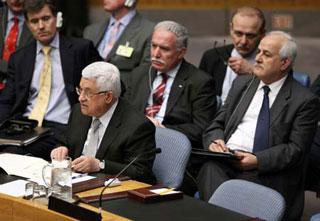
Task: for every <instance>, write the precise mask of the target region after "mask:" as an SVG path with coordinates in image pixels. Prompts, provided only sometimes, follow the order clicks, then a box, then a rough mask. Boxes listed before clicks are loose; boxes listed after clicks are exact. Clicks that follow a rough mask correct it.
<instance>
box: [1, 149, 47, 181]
mask: <svg viewBox="0 0 320 221" xmlns="http://www.w3.org/2000/svg"><path fill="white" fill-rule="evenodd" d="M47 164H48V162H47V161H45V160H43V159H41V158H37V157H31V156H25V155H18V154H10V153H3V154H0V167H1V168H2V169H4V170H5V171H6V172H7V174H9V175H15V176H21V177H25V178H29V179H31V180H40V179H42V168H43V167H44V166H45V165H47Z"/></svg>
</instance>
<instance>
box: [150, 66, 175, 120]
mask: <svg viewBox="0 0 320 221" xmlns="http://www.w3.org/2000/svg"><path fill="white" fill-rule="evenodd" d="M180 66H181V63H179V64H178V65H177V66H176V67H175V68H174V69H172V70H170V71H168V72H167V73H166V74H167V75H168V80H167V83H166V88H165V90H164V94H163V102H162V105H161V108H160V110H159V112H158V113H157V114H156V115H155V117H154V118H155V119H156V120H158V121H160V122H161V123H162V121H163V118H164V115H165V114H166V109H167V103H168V98H169V95H170V91H171V87H172V84H173V81H174V78H175V77H176V75H177V73H178V70H179V68H180ZM160 74H161V72H159V71H158V72H157V76H156V78H155V79H154V81H153V83H152V87H151V88H152V91H151V93H150V96H149V99H148V104H147V107H149V106H151V105H152V104H153V98H152V95H153V93H154V91H155V89H156V88H157V87H158V86H159V85H160V84H161V82H162V76H160Z"/></svg>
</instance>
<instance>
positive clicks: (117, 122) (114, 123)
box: [96, 99, 125, 159]
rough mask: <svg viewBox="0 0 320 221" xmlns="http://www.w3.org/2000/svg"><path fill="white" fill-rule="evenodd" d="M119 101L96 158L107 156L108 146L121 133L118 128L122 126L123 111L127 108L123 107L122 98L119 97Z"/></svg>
mask: <svg viewBox="0 0 320 221" xmlns="http://www.w3.org/2000/svg"><path fill="white" fill-rule="evenodd" d="M118 101H119V103H118V105H117V107H116V109H115V111H114V112H113V115H112V117H111V120H110V122H109V125H108V127H107V129H106V131H105V133H104V136H103V138H102V140H101V143H100V146H99V149H98V151H97V154H96V158H98V159H102V158H103V157H104V156H105V154H106V152H107V150H108V148H109V147H110V145H111V144H112V142H113V141H114V140H115V139H116V138H117V136H118V135H119V129H118V128H119V127H120V126H121V122H122V114H123V111H125V110H124V109H123V107H122V103H121V100H120V99H119V100H118Z"/></svg>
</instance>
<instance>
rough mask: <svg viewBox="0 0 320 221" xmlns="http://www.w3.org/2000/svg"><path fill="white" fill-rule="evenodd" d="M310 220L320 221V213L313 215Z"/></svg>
mask: <svg viewBox="0 0 320 221" xmlns="http://www.w3.org/2000/svg"><path fill="white" fill-rule="evenodd" d="M310 221H320V213H317V214H315V215H313V216H311V218H310Z"/></svg>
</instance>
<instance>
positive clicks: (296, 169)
mask: <svg viewBox="0 0 320 221" xmlns="http://www.w3.org/2000/svg"><path fill="white" fill-rule="evenodd" d="M259 82H260V81H259V80H258V79H257V78H253V77H252V76H240V77H238V78H237V79H236V80H235V81H234V83H233V86H232V88H231V90H230V92H229V95H228V97H227V100H226V103H225V105H224V106H223V107H222V108H221V110H220V111H219V113H218V114H217V117H216V118H215V120H214V121H213V123H212V124H211V125H210V126H209V128H208V129H207V130H206V132H205V133H204V136H203V142H204V145H205V147H206V148H208V146H209V144H210V143H211V141H212V140H215V139H223V140H225V141H226V142H227V141H228V140H229V138H230V137H231V135H232V134H233V133H234V131H235V130H236V128H237V126H238V125H239V123H240V122H241V120H242V118H243V116H244V114H245V112H246V110H247V108H248V106H249V104H250V102H251V100H252V98H253V96H254V94H255V92H256V89H257V87H258V85H259ZM250 84H251V86H249V85H250ZM247 88H248V89H247ZM319 110H320V104H319V98H317V97H316V96H315V95H314V94H312V93H311V92H310V91H309V90H308V89H306V88H304V87H303V86H301V85H300V84H299V83H297V82H296V81H295V80H294V79H293V77H292V75H291V74H289V76H288V78H287V79H286V81H285V82H284V84H283V86H282V88H281V89H280V91H279V93H278V95H277V97H276V99H275V101H274V103H273V105H272V107H271V109H270V131H269V144H270V148H268V149H266V150H264V151H260V152H257V153H255V155H256V156H257V159H258V169H257V173H258V178H259V179H260V180H261V182H262V184H264V185H266V186H269V187H271V188H274V189H276V190H277V191H278V192H280V193H281V194H282V195H283V196H284V197H285V199H286V203H287V205H286V206H287V214H286V216H285V220H287V219H288V220H297V217H300V216H301V214H302V210H303V199H304V190H303V184H304V172H305V171H304V169H305V161H306V156H307V154H308V152H309V147H310V145H311V143H312V139H313V136H314V133H315V130H316V126H317V122H318V113H319Z"/></svg>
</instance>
